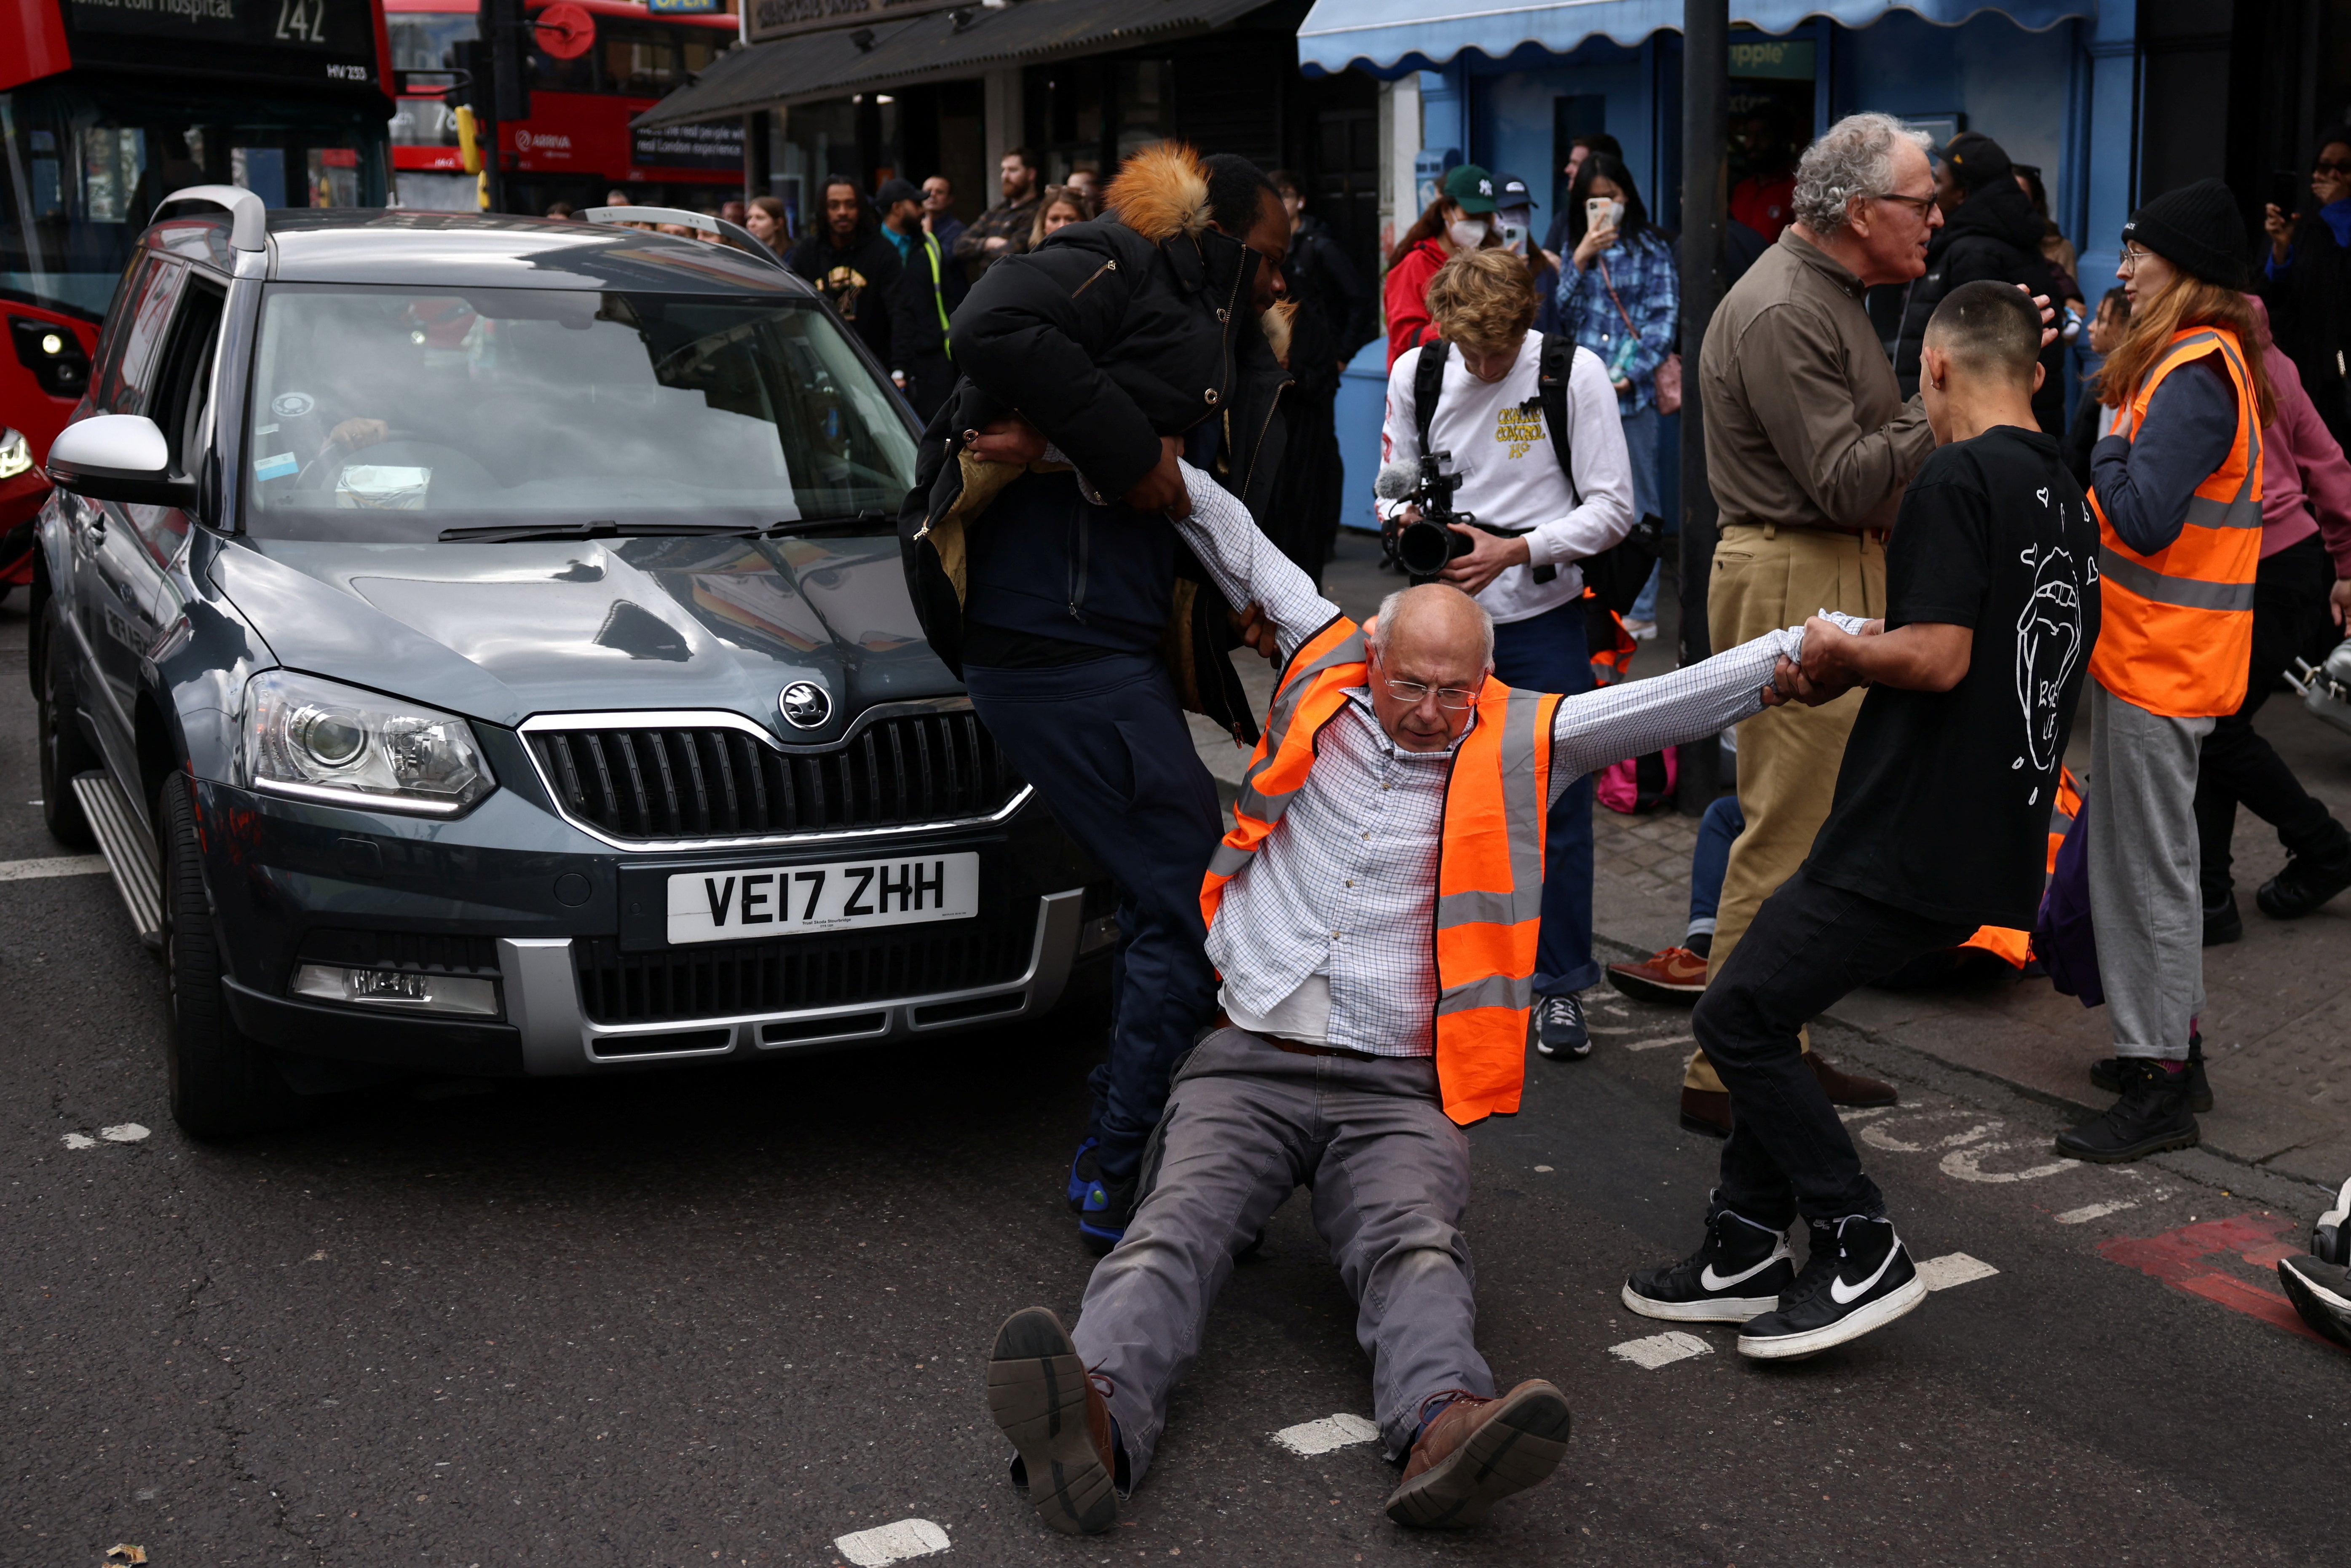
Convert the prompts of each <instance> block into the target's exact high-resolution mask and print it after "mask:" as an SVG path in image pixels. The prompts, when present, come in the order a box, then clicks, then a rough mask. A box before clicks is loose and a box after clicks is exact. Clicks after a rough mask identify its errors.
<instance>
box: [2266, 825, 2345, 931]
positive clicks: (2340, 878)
mask: <svg viewBox="0 0 2351 1568" xmlns="http://www.w3.org/2000/svg"><path fill="white" fill-rule="evenodd" d="M2328 826H2330V827H2332V828H2334V829H2335V831H2334V832H2333V833H2332V834H2331V835H2329V837H2330V838H2331V840H2332V841H2331V842H2330V843H2327V844H2326V845H2325V846H2324V847H2322V848H2319V849H2315V850H2304V851H2300V852H2296V853H2294V854H2293V855H2291V856H2289V857H2287V860H2286V862H2285V869H2284V870H2283V871H2282V872H2280V873H2277V875H2275V876H2273V877H2272V878H2270V879H2269V881H2267V882H2265V883H2262V885H2261V886H2260V887H2259V888H2257V889H2255V890H2254V893H2253V902H2254V903H2255V904H2260V905H2261V908H2262V914H2263V915H2268V916H2269V917H2270V918H2271V919H2273V920H2299V919H2300V918H2302V917H2303V916H2304V915H2307V914H2309V913H2310V912H2311V911H2312V910H2314V909H2315V908H2317V907H2318V906H2319V905H2320V904H2324V903H2325V902H2326V901H2327V900H2328V899H2330V898H2332V897H2334V896H2335V894H2338V893H2340V892H2342V891H2343V890H2344V889H2345V888H2346V887H2351V833H2346V832H2345V831H2343V829H2342V827H2341V826H2340V825H2338V824H2335V823H2333V822H2330V823H2329V824H2328Z"/></svg>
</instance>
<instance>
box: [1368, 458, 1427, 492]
mask: <svg viewBox="0 0 2351 1568" xmlns="http://www.w3.org/2000/svg"><path fill="white" fill-rule="evenodd" d="M1419 487H1420V465H1418V464H1415V463H1387V464H1383V465H1381V467H1380V471H1379V474H1378V476H1376V477H1375V478H1374V479H1373V481H1372V494H1374V496H1377V497H1379V498H1380V499H1381V500H1383V501H1401V500H1403V499H1405V497H1408V496H1410V495H1411V494H1412V493H1413V491H1415V490H1416V489H1418V488H1419Z"/></svg>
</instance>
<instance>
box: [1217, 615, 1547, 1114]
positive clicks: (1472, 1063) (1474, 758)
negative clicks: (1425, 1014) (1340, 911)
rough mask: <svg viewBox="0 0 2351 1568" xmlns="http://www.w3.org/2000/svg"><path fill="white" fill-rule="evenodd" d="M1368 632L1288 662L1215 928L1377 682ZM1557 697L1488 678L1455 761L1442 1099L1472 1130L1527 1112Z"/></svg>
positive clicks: (1221, 873) (1231, 845) (1335, 625)
mask: <svg viewBox="0 0 2351 1568" xmlns="http://www.w3.org/2000/svg"><path fill="white" fill-rule="evenodd" d="M1369 674H1370V665H1369V664H1367V663H1366V662H1365V659H1364V633H1363V631H1362V629H1361V628H1360V627H1358V626H1357V625H1356V624H1355V623H1354V622H1352V621H1350V620H1348V619H1346V618H1345V617H1344V616H1341V617H1339V618H1338V619H1336V620H1334V621H1332V622H1331V624H1330V625H1328V626H1325V627H1324V628H1323V629H1322V631H1320V632H1316V633H1315V634H1314V636H1313V637H1312V638H1311V639H1310V640H1309V641H1308V642H1307V643H1306V644H1305V645H1304V646H1303V647H1301V648H1300V649H1299V650H1298V652H1297V653H1295V654H1293V655H1291V657H1290V666H1289V668H1287V669H1286V670H1284V671H1283V672H1282V675H1281V684H1280V685H1279V686H1278V687H1276V688H1275V690H1274V694H1273V706H1272V707H1271V708H1270V711H1269V712H1268V713H1267V715H1266V725H1265V734H1264V735H1263V737H1260V738H1259V741H1258V743H1257V751H1256V752H1255V754H1254V755H1252V756H1251V757H1250V758H1249V771H1248V772H1247V773H1246V774H1245V775H1244V776H1243V778H1242V780H1241V795H1240V800H1239V802H1238V804H1237V805H1236V806H1235V808H1234V811H1233V817H1234V825H1233V830H1232V831H1230V832H1228V833H1227V834H1226V835H1225V838H1224V841H1223V842H1222V843H1220V844H1218V845H1217V851H1216V854H1215V856H1214V857H1213V858H1212V859H1211V860H1210V861H1209V862H1208V874H1207V878H1206V879H1205V880H1204V881H1203V882H1202V883H1201V884H1200V915H1201V917H1202V918H1203V920H1204V921H1206V923H1207V925H1210V926H1214V925H1216V923H1217V906H1218V905H1219V904H1221V903H1222V902H1223V900H1224V892H1225V884H1226V883H1228V882H1230V881H1232V879H1233V878H1234V877H1236V876H1238V874H1239V873H1241V871H1242V870H1243V869H1244V868H1245V867H1247V866H1248V865H1249V862H1251V861H1252V860H1254V859H1256V857H1257V852H1258V848H1259V845H1261V844H1263V843H1264V842H1265V841H1266V840H1267V838H1269V837H1270V835H1271V834H1272V832H1273V830H1274V827H1275V825H1276V824H1277V823H1279V822H1280V821H1281V817H1282V813H1283V812H1284V811H1286V810H1289V807H1290V801H1291V800H1295V799H1296V798H1297V795H1298V792H1299V791H1300V790H1301V789H1304V788H1305V787H1306V774H1307V770H1308V769H1309V768H1311V767H1313V765H1314V758H1315V747H1314V741H1315V737H1316V735H1317V734H1318V733H1319V732H1320V731H1321V730H1322V727H1323V726H1324V725H1326V724H1328V723H1330V722H1331V720H1332V718H1333V717H1335V716H1337V715H1338V713H1339V711H1340V710H1341V709H1342V708H1343V707H1344V706H1346V703H1347V695H1346V694H1347V692H1348V690H1349V688H1351V687H1354V686H1360V685H1364V682H1365V681H1366V680H1367V679H1369ZM1558 711H1559V696H1558V695H1557V694H1555V693H1541V692H1521V691H1513V690H1512V689H1511V688H1510V687H1509V686H1506V685H1502V684H1501V683H1500V682H1499V681H1497V680H1495V679H1493V678H1492V677H1490V676H1489V677H1488V679H1487V681H1486V685H1485V688H1484V690H1483V691H1481V692H1480V693H1479V698H1478V721H1477V722H1476V723H1475V724H1473V725H1471V726H1470V727H1469V730H1468V733H1467V734H1466V735H1464V736H1463V737H1461V741H1460V744H1458V746H1456V747H1454V750H1453V767H1452V770H1451V772H1450V773H1448V774H1447V779H1446V786H1445V820H1444V825H1443V828H1442V831H1441V836H1440V838H1439V841H1438V848H1437V925H1436V957H1437V1009H1436V1016H1435V1019H1433V1023H1434V1027H1435V1032H1436V1038H1437V1096H1438V1099H1439V1100H1440V1101H1441V1102H1442V1103H1443V1104H1444V1107H1445V1113H1446V1114H1447V1116H1449V1117H1451V1118H1452V1119H1453V1120H1454V1121H1455V1122H1457V1123H1458V1124H1461V1125H1462V1126H1465V1127H1466V1126H1468V1125H1469V1124H1471V1123H1472V1122H1477V1121H1479V1120H1482V1119H1483V1118H1485V1117H1487V1116H1491V1115H1494V1114H1497V1113H1509V1112H1513V1111H1516V1110H1517V1109H1518V1108H1519V1090H1520V1085H1521V1084H1523V1082H1525V1080H1526V1070H1527V1014H1528V1012H1529V1011H1530V1010H1531V1009H1532V1007H1533V1005H1534V973H1535V938H1536V936H1537V935H1538V934H1539V933H1540V932H1541V928H1542V883H1543V864H1542V861H1543V818H1544V808H1545V807H1546V805H1547V804H1548V803H1549V800H1550V789H1551V734H1552V716H1553V715H1554V714H1556V713H1557V712H1558Z"/></svg>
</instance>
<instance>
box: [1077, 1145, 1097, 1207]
mask: <svg viewBox="0 0 2351 1568" xmlns="http://www.w3.org/2000/svg"><path fill="white" fill-rule="evenodd" d="M1100 1147H1102V1140H1101V1139H1100V1138H1088V1139H1087V1140H1086V1141H1085V1142H1084V1143H1082V1144H1080V1145H1078V1152H1077V1153H1076V1154H1074V1155H1071V1156H1070V1212H1071V1214H1076V1213H1079V1212H1081V1210H1083V1209H1084V1207H1086V1189H1087V1188H1088V1187H1090V1186H1093V1185H1094V1181H1095V1178H1097V1177H1098V1176H1101V1175H1102V1170H1101V1167H1100V1166H1097V1165H1096V1164H1095V1163H1094V1151H1095V1150H1096V1149H1098V1148H1100Z"/></svg>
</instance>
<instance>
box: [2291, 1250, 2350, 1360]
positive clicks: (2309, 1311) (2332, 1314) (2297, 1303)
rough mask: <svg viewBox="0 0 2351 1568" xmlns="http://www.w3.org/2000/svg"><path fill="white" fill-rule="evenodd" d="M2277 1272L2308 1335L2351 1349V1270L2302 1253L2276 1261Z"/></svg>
mask: <svg viewBox="0 0 2351 1568" xmlns="http://www.w3.org/2000/svg"><path fill="white" fill-rule="evenodd" d="M2277 1271H2278V1283H2279V1284H2281V1285H2283V1286H2284V1287H2285V1294H2286V1300H2288V1301H2292V1302H2293V1303H2294V1311H2295V1312H2300V1313H2301V1314H2302V1321H2303V1322H2305V1323H2308V1324H2309V1325H2310V1332H2311V1333H2314V1334H2320V1335H2324V1336H2325V1338H2327V1339H2330V1340H2333V1341H2334V1342H2335V1343H2336V1344H2339V1345H2342V1346H2343V1347H2344V1348H2345V1349H2346V1350H2351V1270H2346V1269H2345V1268H2344V1267H2343V1265H2342V1264H2340V1263H2329V1262H2325V1261H2324V1260H2321V1259H2318V1258H2314V1257H2313V1256H2312V1255H2310V1254H2309V1253H2307V1252H2304V1253H2303V1254H2301V1255H2299V1256H2297V1257H2293V1258H2281V1259H2280V1260H2278V1266H2277Z"/></svg>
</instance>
